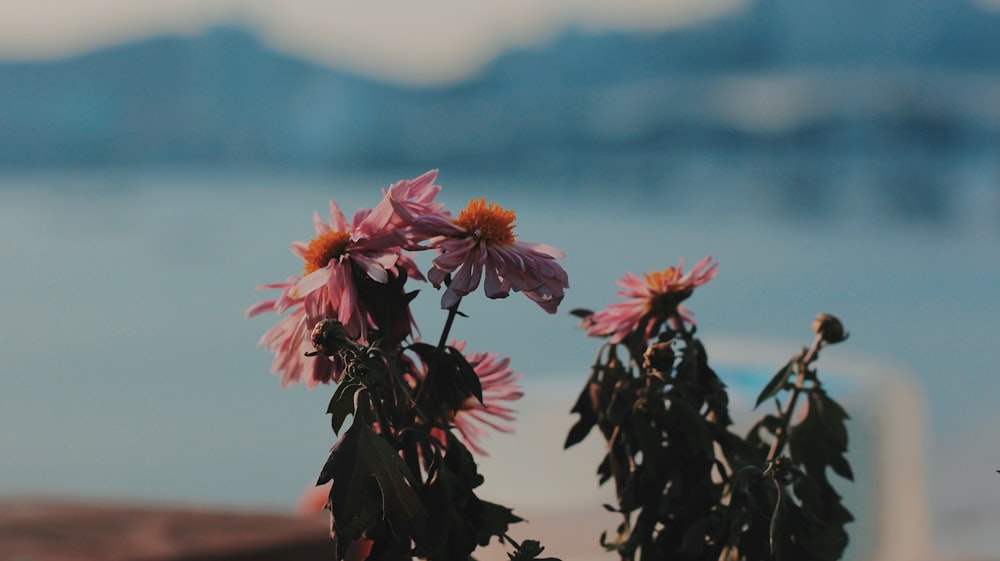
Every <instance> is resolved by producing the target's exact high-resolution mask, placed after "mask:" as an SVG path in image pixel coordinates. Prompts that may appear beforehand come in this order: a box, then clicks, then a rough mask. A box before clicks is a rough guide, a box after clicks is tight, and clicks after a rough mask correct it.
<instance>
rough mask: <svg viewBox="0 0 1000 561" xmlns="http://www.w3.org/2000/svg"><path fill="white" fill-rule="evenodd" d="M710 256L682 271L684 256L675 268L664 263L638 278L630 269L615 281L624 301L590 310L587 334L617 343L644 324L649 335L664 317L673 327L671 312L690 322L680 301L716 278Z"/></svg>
mask: <svg viewBox="0 0 1000 561" xmlns="http://www.w3.org/2000/svg"><path fill="white" fill-rule="evenodd" d="M711 261H712V256H711V255H710V256H708V257H705V258H704V259H702V260H701V261H699V262H698V263H696V264H695V266H694V267H693V268H692V269H691V270H690V271H688V273H687V274H685V273H684V260H683V259H682V260H680V261H679V262H678V264H677V268H674V267H667V268H666V269H664V270H663V271H658V272H653V273H646V274H645V275H644V278H643V279H639V278H638V277H636V276H635V275H633V274H632V273H628V272H627V273H625V277H624V278H622V279H621V280H619V281H618V286H620V287H622V288H623V289H624V290H621V291H619V292H618V296H621V297H623V298H628V300H626V301H625V302H617V303H615V304H611V305H610V306H608V307H606V308H604V309H603V310H601V311H599V312H596V313H593V314H591V315H590V316H587V318H586V319H585V320H584V327H585V328H586V329H587V335H590V336H594V337H606V336H609V335H610V336H611V342H612V343H620V342H621V341H622V339H624V338H625V337H627V336H628V335H629V334H631V333H633V332H635V331H636V330H638V329H640V328H643V329H644V332H643V336H644V337H645V338H646V339H649V338H650V337H652V336H653V334H654V333H653V330H654V329H656V328H657V327H658V326H659V325H661V324H662V322H663V321H670V322H671V324H672V325H673V326H674V328H675V329H678V328H680V326H678V325H677V324H676V319H675V317H674V313H675V311H676V314H677V315H678V316H680V318H681V319H682V320H683V321H685V322H687V323H690V324H693V323H694V322H695V321H694V313H693V312H692V311H691V310H689V309H688V308H686V307H684V306H682V305H681V304H680V303H681V302H682V301H684V300H686V299H687V298H688V297H689V296H691V294H692V292H694V289H695V288H696V287H699V286H701V285H703V284H705V283H707V282H708V281H710V280H712V279H714V278H715V274H716V270H717V269H718V264H717V263H711Z"/></svg>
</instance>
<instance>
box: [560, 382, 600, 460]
mask: <svg viewBox="0 0 1000 561" xmlns="http://www.w3.org/2000/svg"><path fill="white" fill-rule="evenodd" d="M599 390H600V386H599V385H598V384H597V383H596V382H587V385H586V386H584V388H583V391H581V392H580V396H579V397H577V398H576V404H574V405H573V409H572V410H570V413H571V414H572V413H578V414H579V415H580V420H579V421H577V422H576V423H575V424H574V425H573V427H572V428H570V429H569V434H568V435H566V443H565V444H563V448H569V447H570V446H573V445H574V444H577V443H579V442H580V441H582V440H583V439H584V438H586V437H587V435H588V434H589V433H590V429H592V428H594V424H596V423H597V397H598V391H599Z"/></svg>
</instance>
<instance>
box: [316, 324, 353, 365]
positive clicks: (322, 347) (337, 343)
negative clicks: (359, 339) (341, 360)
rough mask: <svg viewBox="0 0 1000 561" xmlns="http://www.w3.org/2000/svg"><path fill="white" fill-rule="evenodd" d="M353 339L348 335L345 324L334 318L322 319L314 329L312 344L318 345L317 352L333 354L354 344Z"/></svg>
mask: <svg viewBox="0 0 1000 561" xmlns="http://www.w3.org/2000/svg"><path fill="white" fill-rule="evenodd" d="M352 343H353V341H351V338H350V337H348V335H347V330H346V329H344V324H342V323H340V322H339V321H337V320H335V319H332V318H329V317H327V318H324V319H322V320H320V321H319V322H318V323H317V324H316V326H315V327H313V330H312V344H313V346H314V347H316V351H317V352H316V353H308V354H310V355H313V354H323V355H326V356H333V355H335V354H337V352H338V351H340V350H341V349H343V348H345V347H348V346H350V345H352Z"/></svg>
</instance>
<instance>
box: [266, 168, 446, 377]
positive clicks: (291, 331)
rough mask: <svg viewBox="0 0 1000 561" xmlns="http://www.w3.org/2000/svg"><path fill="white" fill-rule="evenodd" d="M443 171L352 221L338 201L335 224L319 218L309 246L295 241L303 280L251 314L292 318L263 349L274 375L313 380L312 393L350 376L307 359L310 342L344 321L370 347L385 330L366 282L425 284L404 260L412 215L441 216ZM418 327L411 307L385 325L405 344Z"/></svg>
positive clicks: (405, 184) (331, 363)
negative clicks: (364, 289) (320, 329)
mask: <svg viewBox="0 0 1000 561" xmlns="http://www.w3.org/2000/svg"><path fill="white" fill-rule="evenodd" d="M436 177H437V171H434V170H432V171H429V172H427V173H425V174H423V175H421V176H420V177H418V178H416V179H413V180H403V181H400V182H397V183H396V184H394V185H392V186H391V187H389V189H388V190H386V191H384V192H383V197H382V201H380V202H379V204H378V205H376V207H375V208H374V209H371V210H369V209H361V210H359V211H357V212H356V213H355V214H354V218H353V220H352V221H351V223H350V224H348V222H347V220H346V218H345V217H344V214H343V213H342V212H341V210H340V207H339V206H338V205H337V203H336V202H334V201H330V221H329V223H327V222H324V221H323V218H322V217H321V216H320V214H319V213H318V212H316V213H313V226H314V228H315V231H316V236H315V237H314V238H313V239H311V240H309V241H308V242H300V241H299V242H294V243H293V244H292V245H291V250H292V253H294V254H295V255H297V256H299V257H301V258H302V260H303V261H304V263H303V266H302V276H301V277H298V276H293V277H289V278H288V279H287V280H286V281H285V282H284V283H277V284H270V285H265V286H262V287H260V288H261V289H279V290H281V295H280V296H279V297H278V298H276V299H274V300H266V301H263V302H259V303H257V304H254V305H253V306H251V307H250V308H249V309H248V310H247V316H248V317H252V316H256V315H259V314H262V313H266V312H275V313H277V314H282V313H285V312H288V315H287V316H286V317H284V318H282V319H281V320H279V321H278V323H277V324H276V325H275V326H274V327H272V328H271V329H270V330H268V331H267V333H265V334H264V336H263V337H262V338H261V340H260V343H259V344H260V345H261V346H264V347H266V348H267V349H268V350H270V351H272V352H273V353H274V354H275V358H274V362H273V363H272V364H271V370H272V372H275V373H279V374H280V375H281V383H282V385H288V384H291V383H295V382H301V381H305V382H306V384H307V385H308V386H309V387H310V388H312V387H314V386H315V385H316V384H318V383H328V382H330V381H334V382H336V381H339V380H340V376H341V374H342V371H343V366H344V365H343V360H342V359H341V358H340V357H337V356H334V357H323V356H320V357H307V356H305V353H306V352H311V351H313V350H315V349H314V348H313V346H312V342H311V340H310V334H311V333H312V329H313V327H315V325H316V323H317V322H319V321H320V320H322V319H324V318H326V317H330V318H332V319H335V320H337V321H339V322H340V323H342V324H343V325H344V329H345V331H346V332H347V334H348V335H349V336H350V337H351V338H352V339H355V340H360V341H362V342H365V343H367V342H368V334H369V331H370V330H371V329H372V328H374V327H377V326H376V323H375V319H374V318H373V317H372V313H371V309H370V306H369V304H368V303H366V302H365V301H364V299H363V298H362V295H361V293H359V290H358V286H359V283H365V282H371V283H379V284H389V286H390V289H391V290H395V288H392V287H393V285H392V284H391V283H390V282H389V281H390V280H391V279H393V278H397V279H399V278H401V277H400V275H402V274H403V273H404V272H405V273H406V274H407V276H409V277H415V278H420V279H423V276H422V275H421V274H420V271H419V270H418V269H417V267H416V265H415V264H414V263H413V261H412V260H411V259H410V258H409V257H407V256H405V255H403V253H402V251H403V248H402V245H403V244H404V243H406V223H407V219H406V218H405V217H404V216H403V215H401V214H399V212H398V210H402V211H404V212H406V213H414V212H418V213H422V212H437V211H440V209H441V205H439V204H437V203H434V197H435V196H436V195H437V193H438V191H439V190H440V187H439V186H437V185H434V180H435V178H436ZM412 324H413V321H412V317H410V316H409V314H408V310H407V311H406V312H405V313H403V314H402V315H401V316H400V318H399V322H398V323H397V324H395V325H392V326H383V328H385V329H386V330H387V331H389V330H391V331H393V333H392V334H393V336H395V337H396V338H399V339H402V338H403V337H405V336H407V335H408V334H409V331H410V328H411V326H412Z"/></svg>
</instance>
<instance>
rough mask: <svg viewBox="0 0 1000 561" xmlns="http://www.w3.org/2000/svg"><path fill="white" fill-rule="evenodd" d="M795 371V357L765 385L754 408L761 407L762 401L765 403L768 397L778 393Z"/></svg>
mask: <svg viewBox="0 0 1000 561" xmlns="http://www.w3.org/2000/svg"><path fill="white" fill-rule="evenodd" d="M794 373H795V359H794V358H793V359H791V360H789V361H788V364H786V365H785V366H783V367H782V368H781V369H780V370H778V372H777V373H776V374H775V375H774V376H773V377H771V380H770V381H769V382H768V383H767V385H765V386H764V389H763V390H761V392H760V395H758V396H757V403H756V404H754V406H753V408H754V409H756V408H758V407H760V404H761V403H764V402H765V401H767V400H768V399H771V398H772V397H774V396H776V395H778V392H780V391H781V390H782V389H784V388H785V385H786V384H788V378H789V377H791V375H792V374H794Z"/></svg>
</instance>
